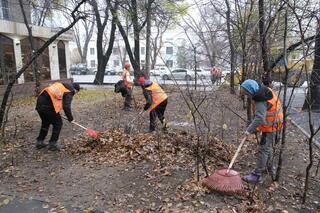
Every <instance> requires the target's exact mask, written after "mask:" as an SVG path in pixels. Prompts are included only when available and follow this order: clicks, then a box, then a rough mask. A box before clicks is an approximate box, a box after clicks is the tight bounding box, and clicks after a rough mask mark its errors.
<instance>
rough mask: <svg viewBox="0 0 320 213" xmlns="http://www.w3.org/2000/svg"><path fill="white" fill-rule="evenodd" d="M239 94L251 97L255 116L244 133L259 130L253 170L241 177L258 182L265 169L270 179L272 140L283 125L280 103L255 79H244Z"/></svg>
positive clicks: (273, 93) (271, 171)
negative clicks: (259, 134) (259, 137)
mask: <svg viewBox="0 0 320 213" xmlns="http://www.w3.org/2000/svg"><path fill="white" fill-rule="evenodd" d="M240 94H242V95H247V96H248V97H250V98H252V100H253V101H254V102H253V111H254V114H255V117H254V119H253V121H252V122H251V124H250V125H249V126H248V127H247V129H246V132H245V134H246V135H248V136H249V135H251V134H255V133H256V132H261V139H260V142H259V153H258V158H257V164H256V168H255V170H254V171H252V172H251V173H250V174H249V175H246V176H244V177H243V180H244V181H246V182H248V183H258V182H259V181H261V179H262V173H263V172H265V171H267V172H269V174H270V175H271V177H272V179H274V176H275V168H274V167H273V165H272V157H273V148H272V145H273V142H274V141H275V139H276V133H277V132H278V131H280V129H281V128H282V125H283V113H282V104H281V101H280V99H279V97H278V95H277V94H276V93H275V92H274V91H273V90H272V89H271V88H268V87H266V86H265V85H263V84H259V83H258V82H256V81H255V80H251V79H248V80H245V81H244V82H243V83H242V84H241V87H240Z"/></svg>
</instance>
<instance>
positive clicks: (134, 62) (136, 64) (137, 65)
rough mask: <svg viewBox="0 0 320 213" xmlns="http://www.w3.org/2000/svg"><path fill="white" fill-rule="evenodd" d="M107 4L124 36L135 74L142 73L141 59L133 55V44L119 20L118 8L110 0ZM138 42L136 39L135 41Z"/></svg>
mask: <svg viewBox="0 0 320 213" xmlns="http://www.w3.org/2000/svg"><path fill="white" fill-rule="evenodd" d="M107 4H108V7H109V9H110V11H111V14H112V17H113V18H114V20H115V23H116V25H117V27H118V29H119V31H120V33H121V36H122V38H123V41H124V43H125V46H126V50H127V53H128V55H129V58H130V62H131V65H132V67H133V69H134V73H135V76H136V75H137V73H140V60H139V61H138V59H137V58H135V55H133V53H132V51H131V46H130V43H129V39H128V36H127V33H126V31H125V30H124V28H123V26H122V24H121V22H120V20H119V17H118V13H117V11H116V9H115V8H114V7H113V6H112V4H111V2H110V0H107ZM135 42H136V41H135Z"/></svg>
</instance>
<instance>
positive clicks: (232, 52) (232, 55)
mask: <svg viewBox="0 0 320 213" xmlns="http://www.w3.org/2000/svg"><path fill="white" fill-rule="evenodd" d="M225 3H226V6H227V11H226V21H227V34H228V40H229V46H230V68H231V72H230V93H231V94H235V88H234V71H235V68H236V53H235V52H236V50H235V47H234V44H233V38H232V33H231V18H230V14H231V10H230V4H229V0H225Z"/></svg>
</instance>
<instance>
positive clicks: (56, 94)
mask: <svg viewBox="0 0 320 213" xmlns="http://www.w3.org/2000/svg"><path fill="white" fill-rule="evenodd" d="M44 91H46V92H47V93H48V94H49V96H50V98H51V101H52V104H53V107H54V110H55V111H56V113H58V112H60V110H61V109H62V99H63V95H64V93H66V92H70V90H68V89H67V88H65V87H64V86H63V84H62V83H60V82H55V83H54V84H52V85H51V86H48V87H46V88H44V89H43V90H42V91H41V93H40V95H41V94H42V93H43V92H44Z"/></svg>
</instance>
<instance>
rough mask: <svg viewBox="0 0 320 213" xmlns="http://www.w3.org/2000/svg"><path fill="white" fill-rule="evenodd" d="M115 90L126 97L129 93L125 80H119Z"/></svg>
mask: <svg viewBox="0 0 320 213" xmlns="http://www.w3.org/2000/svg"><path fill="white" fill-rule="evenodd" d="M114 92H115V93H119V92H120V93H121V96H122V97H126V95H127V93H128V89H127V87H126V86H125V84H124V81H123V80H120V81H118V82H117V83H116V84H115V85H114Z"/></svg>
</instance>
